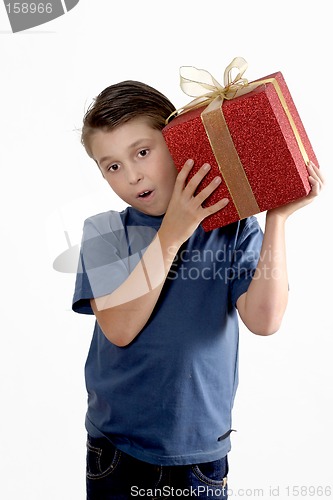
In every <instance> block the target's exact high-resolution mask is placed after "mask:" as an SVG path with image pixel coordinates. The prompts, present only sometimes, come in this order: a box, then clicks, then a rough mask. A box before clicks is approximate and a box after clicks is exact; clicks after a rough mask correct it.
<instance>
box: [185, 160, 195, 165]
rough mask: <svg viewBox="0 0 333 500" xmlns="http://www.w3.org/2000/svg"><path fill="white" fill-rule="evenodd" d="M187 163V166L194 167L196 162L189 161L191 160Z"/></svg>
mask: <svg viewBox="0 0 333 500" xmlns="http://www.w3.org/2000/svg"><path fill="white" fill-rule="evenodd" d="M186 163H187V165H188V166H189V167H193V165H194V160H191V159H189V160H187V162H186Z"/></svg>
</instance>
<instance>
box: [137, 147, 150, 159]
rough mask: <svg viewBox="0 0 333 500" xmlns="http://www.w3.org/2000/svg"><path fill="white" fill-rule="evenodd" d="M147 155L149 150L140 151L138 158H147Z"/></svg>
mask: <svg viewBox="0 0 333 500" xmlns="http://www.w3.org/2000/svg"><path fill="white" fill-rule="evenodd" d="M148 153H149V149H141V151H139V156H140V158H144V157H145V156H147V155H148Z"/></svg>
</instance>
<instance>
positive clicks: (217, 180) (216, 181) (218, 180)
mask: <svg viewBox="0 0 333 500" xmlns="http://www.w3.org/2000/svg"><path fill="white" fill-rule="evenodd" d="M221 181H222V179H221V177H215V179H214V182H215V184H220V182H221Z"/></svg>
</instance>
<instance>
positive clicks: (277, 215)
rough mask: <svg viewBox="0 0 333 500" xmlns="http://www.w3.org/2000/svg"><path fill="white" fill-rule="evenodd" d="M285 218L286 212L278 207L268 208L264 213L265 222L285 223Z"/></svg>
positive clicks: (286, 216)
mask: <svg viewBox="0 0 333 500" xmlns="http://www.w3.org/2000/svg"><path fill="white" fill-rule="evenodd" d="M287 219H288V214H287V213H286V212H285V211H284V210H280V209H279V208H274V209H272V210H268V211H267V213H266V222H270V223H274V224H285V222H286V220H287Z"/></svg>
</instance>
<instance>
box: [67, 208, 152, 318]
mask: <svg viewBox="0 0 333 500" xmlns="http://www.w3.org/2000/svg"><path fill="white" fill-rule="evenodd" d="M154 234H155V231H154V232H152V230H151V228H145V227H140V226H130V227H125V226H124V225H123V222H122V219H121V217H120V214H119V213H118V212H108V213H105V214H100V215H98V216H94V217H90V218H89V219H86V221H85V222H84V227H83V235H82V241H81V249H80V258H79V265H78V270H77V275H76V282H75V291H74V297H73V303H72V309H73V311H75V312H78V313H83V314H93V311H92V309H91V306H90V300H91V299H93V298H97V297H102V296H104V295H108V294H110V293H112V292H114V291H115V290H116V289H117V288H118V287H119V286H120V285H121V284H122V283H123V282H124V281H125V280H126V279H127V278H128V276H129V275H130V273H131V272H132V271H133V269H134V268H135V266H136V265H137V264H138V262H139V261H140V259H141V257H142V253H143V252H144V251H145V249H146V247H147V245H148V244H149V243H150V241H151V239H152V238H153V236H154Z"/></svg>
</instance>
